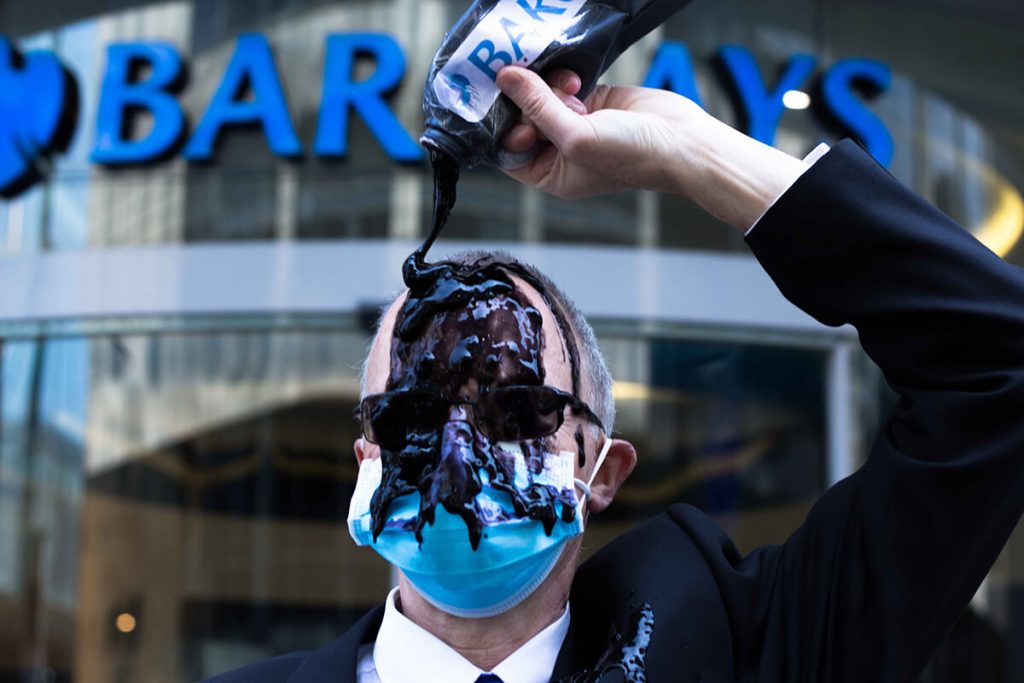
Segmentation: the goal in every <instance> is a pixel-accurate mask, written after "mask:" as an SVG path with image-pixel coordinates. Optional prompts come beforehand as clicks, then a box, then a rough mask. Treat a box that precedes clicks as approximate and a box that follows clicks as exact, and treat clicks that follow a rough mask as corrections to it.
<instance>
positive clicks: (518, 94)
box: [498, 66, 580, 146]
mask: <svg viewBox="0 0 1024 683" xmlns="http://www.w3.org/2000/svg"><path fill="white" fill-rule="evenodd" d="M498 87H499V88H501V91H502V92H503V93H505V95H507V96H508V98H509V99H510V100H512V101H513V102H515V103H516V105H517V106H518V107H519V108H520V109H522V110H523V116H525V117H527V118H529V119H530V121H531V122H532V123H533V125H535V126H536V127H537V129H538V130H540V132H541V133H543V134H544V136H545V137H546V138H547V139H548V140H550V141H551V142H553V143H554V144H555V145H556V146H561V145H562V144H563V143H564V142H565V141H566V140H568V139H569V137H570V136H571V135H572V133H573V131H574V130H575V129H576V127H577V126H578V125H579V123H580V120H579V117H580V115H579V114H577V113H576V112H574V111H572V110H571V109H569V107H568V106H566V104H565V103H564V102H563V101H562V100H561V99H560V98H559V97H558V95H556V94H555V93H554V91H552V90H551V86H549V85H548V84H547V83H545V82H544V79H543V78H541V77H540V75H539V74H537V73H536V72H533V71H530V70H529V69H523V68H522V67H517V66H509V67H505V68H504V69H502V70H501V71H500V72H498Z"/></svg>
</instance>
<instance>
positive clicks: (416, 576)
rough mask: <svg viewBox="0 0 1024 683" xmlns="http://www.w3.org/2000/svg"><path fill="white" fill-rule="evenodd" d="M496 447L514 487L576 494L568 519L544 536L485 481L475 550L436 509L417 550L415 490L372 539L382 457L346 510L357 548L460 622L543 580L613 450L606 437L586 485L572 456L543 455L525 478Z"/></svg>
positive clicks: (520, 463)
mask: <svg viewBox="0 0 1024 683" xmlns="http://www.w3.org/2000/svg"><path fill="white" fill-rule="evenodd" d="M496 447H497V448H498V449H500V450H502V451H504V452H505V453H506V454H507V455H508V456H511V457H513V458H514V459H515V472H516V485H517V487H519V488H521V489H523V490H525V489H526V487H527V485H528V483H529V481H530V480H531V478H532V481H533V482H536V483H541V484H547V485H550V486H554V487H556V488H557V489H560V490H561V489H567V490H575V489H576V488H579V489H580V491H581V495H580V497H579V500H578V502H577V506H576V514H575V515H574V518H573V520H572V521H571V522H564V521H561V520H559V521H558V522H556V523H555V526H554V528H553V529H552V532H551V533H550V534H547V533H545V530H544V525H543V523H542V522H540V521H537V520H532V519H524V518H519V517H516V516H515V514H514V511H513V507H512V501H511V498H510V497H509V495H508V494H507V493H503V492H501V491H497V490H495V489H493V488H491V487H490V486H489V484H488V483H487V482H486V479H485V481H484V486H483V490H482V491H481V492H480V493H479V494H478V495H477V497H476V502H477V505H478V507H479V509H480V511H481V515H480V518H481V521H482V522H483V524H484V532H483V539H482V540H481V542H480V546H479V547H478V548H477V549H476V550H474V549H473V547H472V545H471V544H470V540H469V534H468V533H467V531H466V524H465V522H464V521H463V520H462V518H460V517H458V516H456V515H453V514H451V513H449V512H448V511H447V510H445V509H444V508H443V507H442V506H439V507H438V508H437V509H436V511H435V520H434V523H433V524H432V525H427V526H426V527H425V528H424V529H423V531H422V535H423V543H422V545H421V544H420V543H418V542H417V541H416V536H415V533H414V531H413V529H414V527H415V523H416V518H417V514H418V512H419V506H420V497H419V494H418V493H413V494H409V495H406V496H402V497H400V498H398V499H396V500H395V501H394V503H392V505H391V507H390V508H389V510H388V513H387V523H386V524H385V526H384V530H383V531H382V532H381V533H380V535H379V536H378V537H377V540H376V541H374V540H373V532H372V528H373V522H372V518H371V514H370V499H371V498H372V497H373V493H374V491H376V490H377V488H378V487H379V486H380V482H381V461H380V458H373V459H372V460H371V459H366V460H363V462H362V464H361V465H360V467H359V477H358V480H357V482H356V490H355V492H354V493H353V494H352V502H351V504H350V506H349V515H348V528H349V533H351V534H352V538H353V539H355V542H356V543H357V544H358V545H368V546H370V547H372V548H373V549H374V550H376V551H377V552H378V553H379V554H380V555H381V556H382V557H384V559H386V560H387V561H388V562H390V563H391V564H392V565H394V566H396V567H398V568H399V569H401V570H402V572H403V573H404V574H405V576H406V578H408V579H409V582H410V583H412V585H413V587H414V588H415V589H416V590H417V592H419V593H420V595H422V596H423V597H424V599H426V600H427V601H428V602H430V603H431V604H432V605H434V606H435V607H437V608H438V609H441V610H443V611H444V612H447V613H448V614H452V615H455V616H458V617H468V618H482V617H489V616H494V615H495V614H501V613H502V612H506V611H508V610H510V609H512V608H513V607H515V606H516V605H518V604H519V603H521V602H522V601H523V600H525V599H526V598H527V597H528V596H529V595H530V594H531V593H533V591H535V590H536V589H537V588H538V587H539V586H540V585H541V584H542V583H543V582H544V580H545V579H546V578H547V577H548V575H549V574H550V573H551V570H552V569H553V568H554V567H555V565H556V564H557V563H558V560H559V558H560V557H561V556H562V553H563V552H564V551H565V548H566V545H567V542H568V541H569V539H571V538H573V537H575V536H578V535H579V534H581V533H582V532H583V527H584V513H585V511H586V504H587V502H588V501H589V499H590V485H591V484H592V483H593V481H594V477H595V476H596V475H597V471H598V470H599V469H600V468H601V465H602V464H603V463H604V459H605V457H606V456H607V455H608V449H609V448H610V447H611V439H609V438H605V440H604V446H603V447H602V449H601V452H600V454H599V455H598V457H597V462H596V463H595V465H594V471H593V472H592V473H591V475H590V481H587V482H583V481H581V480H579V479H576V478H575V469H574V462H575V458H576V454H574V453H570V452H568V451H562V452H559V453H546V454H545V456H544V458H543V462H544V469H543V471H542V472H540V473H539V474H529V473H528V470H527V465H526V461H525V459H524V457H523V453H522V450H521V449H520V448H519V446H518V445H516V444H509V443H499V444H497V445H496Z"/></svg>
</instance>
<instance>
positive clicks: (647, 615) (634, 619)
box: [556, 603, 654, 683]
mask: <svg viewBox="0 0 1024 683" xmlns="http://www.w3.org/2000/svg"><path fill="white" fill-rule="evenodd" d="M653 635H654V609H653V608H652V607H651V606H650V605H649V604H647V603H644V604H643V605H642V606H641V607H640V609H638V610H636V611H634V612H633V614H632V615H631V616H630V620H629V628H628V630H627V632H626V634H625V635H623V634H621V633H616V634H615V636H614V637H613V638H612V639H611V642H610V643H609V645H608V649H607V650H606V651H605V653H604V655H602V656H601V659H599V660H598V661H597V664H595V665H594V668H593V669H587V670H585V671H581V672H580V673H578V674H574V675H572V676H569V677H568V678H560V679H558V681H556V683H599V682H600V681H602V680H604V678H605V676H606V675H609V674H612V675H611V678H610V679H611V680H625V681H626V682H627V683H647V649H648V648H649V647H650V646H651V638H652V636H653ZM613 672H614V674H613Z"/></svg>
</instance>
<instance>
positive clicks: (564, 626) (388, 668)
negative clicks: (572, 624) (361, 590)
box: [356, 588, 569, 683]
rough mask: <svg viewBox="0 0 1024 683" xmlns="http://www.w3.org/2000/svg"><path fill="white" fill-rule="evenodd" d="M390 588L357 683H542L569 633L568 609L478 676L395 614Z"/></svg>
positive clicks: (548, 677) (365, 648) (434, 639)
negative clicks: (491, 682) (494, 681)
mask: <svg viewBox="0 0 1024 683" xmlns="http://www.w3.org/2000/svg"><path fill="white" fill-rule="evenodd" d="M397 595H398V589H397V588H395V589H394V590H392V591H391V593H390V594H389V595H388V599H387V601H386V602H385V604H384V619H383V621H381V624H380V631H379V632H378V633H377V642H375V643H372V644H368V645H364V646H363V647H362V648H361V649H360V650H359V662H358V664H357V665H356V680H357V681H358V683H474V682H475V681H476V679H477V678H478V677H479V676H480V675H481V674H485V673H493V674H494V675H496V676H498V677H499V678H501V680H502V681H504V682H505V683H548V681H550V680H551V672H552V671H554V669H555V660H556V659H558V652H559V650H561V649H562V641H564V640H565V634H566V633H567V632H568V631H569V606H568V605H566V607H565V611H563V612H562V616H560V617H559V618H558V619H556V620H555V622H554V623H552V624H551V625H550V626H548V627H547V628H545V629H544V630H543V631H541V632H540V633H538V634H537V635H535V636H534V637H533V638H531V639H530V640H528V641H527V642H526V643H524V644H523V646H522V647H520V648H519V649H518V650H516V651H515V652H513V653H512V654H511V655H509V656H508V658H507V659H506V660H505V661H503V662H502V663H501V664H499V665H498V666H496V667H494V671H481V670H480V669H478V668H476V667H475V666H473V664H471V663H470V662H469V661H468V660H467V659H465V658H464V657H463V656H462V655H460V654H459V653H458V652H456V651H455V650H453V649H452V648H451V647H449V646H448V645H446V644H445V643H444V642H443V641H442V640H440V639H439V638H437V637H435V636H434V635H432V634H431V633H430V632H429V631H426V630H424V629H422V628H420V627H419V626H417V625H416V624H414V623H413V622H412V621H410V620H409V619H408V618H407V617H406V616H405V615H404V614H402V613H401V612H399V611H398V607H397V606H396V604H395V597H396V596H397Z"/></svg>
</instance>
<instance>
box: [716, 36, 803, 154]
mask: <svg viewBox="0 0 1024 683" xmlns="http://www.w3.org/2000/svg"><path fill="white" fill-rule="evenodd" d="M718 56H719V58H720V59H721V60H722V63H723V64H725V68H726V69H727V70H728V71H729V73H730V75H731V76H732V81H733V85H734V86H735V88H736V93H735V94H736V95H737V96H738V99H739V100H740V105H741V106H742V107H743V113H744V114H745V116H746V129H747V134H748V135H749V136H750V137H752V138H754V139H756V140H760V141H761V142H763V143H765V144H766V145H772V144H775V132H776V131H777V130H778V128H779V121H780V120H781V119H782V113H783V111H784V110H785V106H784V105H783V104H782V96H783V95H785V94H786V92H787V91H789V90H798V89H799V88H800V86H802V85H803V84H804V81H806V80H807V77H808V76H810V75H811V72H812V71H814V66H815V59H814V57H812V56H810V55H794V56H793V58H792V59H790V61H789V65H788V66H787V67H786V70H785V72H783V74H782V76H781V77H780V78H779V81H778V83H776V84H775V89H774V90H773V91H771V92H768V89H767V88H766V87H765V84H764V81H763V80H762V79H761V72H760V71H758V69H757V62H755V61H754V56H753V55H752V54H750V51H749V50H747V49H746V48H743V47H738V46H735V45H726V46H724V47H722V48H720V49H719V51H718Z"/></svg>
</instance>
